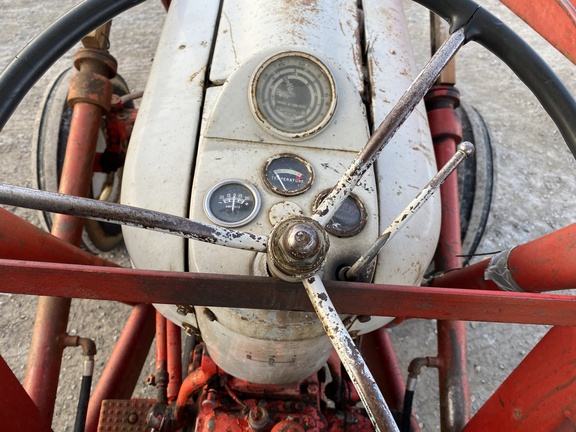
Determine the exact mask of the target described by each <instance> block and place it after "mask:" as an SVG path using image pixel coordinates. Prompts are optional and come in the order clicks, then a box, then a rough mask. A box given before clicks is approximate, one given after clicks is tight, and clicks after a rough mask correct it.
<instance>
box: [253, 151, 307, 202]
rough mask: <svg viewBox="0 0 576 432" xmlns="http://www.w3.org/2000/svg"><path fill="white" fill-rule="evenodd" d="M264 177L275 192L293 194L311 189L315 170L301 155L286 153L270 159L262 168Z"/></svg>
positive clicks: (286, 194)
mask: <svg viewBox="0 0 576 432" xmlns="http://www.w3.org/2000/svg"><path fill="white" fill-rule="evenodd" d="M262 177H263V179H264V183H266V186H268V187H269V188H270V189H271V190H272V191H273V192H276V193H277V194H279V195H284V196H292V195H298V194H301V193H303V192H306V191H307V190H308V189H310V186H312V182H313V181H314V171H313V170H312V167H311V166H310V164H309V163H308V162H306V161H305V160H304V159H302V158H301V157H299V156H296V155H293V154H288V153H286V154H280V155H277V156H273V157H271V158H270V159H268V160H267V161H266V164H265V165H264V168H263V169H262Z"/></svg>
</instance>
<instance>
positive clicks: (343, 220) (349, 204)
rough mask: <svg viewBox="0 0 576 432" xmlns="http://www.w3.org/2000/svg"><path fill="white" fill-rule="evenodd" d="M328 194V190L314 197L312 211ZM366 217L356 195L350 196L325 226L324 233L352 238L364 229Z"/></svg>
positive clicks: (364, 209) (362, 204)
mask: <svg viewBox="0 0 576 432" xmlns="http://www.w3.org/2000/svg"><path fill="white" fill-rule="evenodd" d="M328 192H330V189H327V190H325V191H322V192H321V193H320V195H318V196H317V197H316V200H315V201H314V209H316V207H317V206H318V204H320V202H322V200H323V199H324V197H325V196H326V195H328ZM367 217H368V215H367V214H366V208H365V207H364V203H363V202H362V201H360V198H358V197H357V196H356V195H354V194H350V195H349V196H348V198H346V199H345V200H344V202H343V203H342V205H341V206H340V208H339V209H338V210H337V211H336V214H335V215H334V216H333V217H332V219H330V221H329V222H328V223H327V224H326V231H328V232H329V233H330V234H334V235H335V236H338V237H352V236H354V235H356V234H358V233H359V232H360V231H362V230H363V229H364V226H366V219H367Z"/></svg>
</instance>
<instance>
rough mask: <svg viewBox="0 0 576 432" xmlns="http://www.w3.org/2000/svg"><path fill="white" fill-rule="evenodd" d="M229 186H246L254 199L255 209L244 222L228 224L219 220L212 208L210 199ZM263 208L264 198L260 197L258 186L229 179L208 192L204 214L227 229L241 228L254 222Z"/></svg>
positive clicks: (240, 180)
mask: <svg viewBox="0 0 576 432" xmlns="http://www.w3.org/2000/svg"><path fill="white" fill-rule="evenodd" d="M228 184H239V185H241V186H244V187H245V188H246V189H248V190H249V191H250V192H251V193H252V196H253V198H254V208H253V209H252V211H251V212H250V214H249V215H248V216H246V217H245V218H243V219H242V220H239V221H236V222H226V221H223V220H221V219H220V218H218V216H216V215H215V214H214V212H213V211H212V209H211V208H210V199H211V198H212V196H213V195H214V193H215V192H216V191H217V190H218V189H220V188H221V187H222V186H225V185H228ZM261 206H262V198H261V196H260V192H259V191H258V189H256V186H254V185H253V184H252V183H249V182H247V181H246V180H242V179H238V178H229V179H225V180H221V181H219V182H218V183H216V184H215V185H214V186H212V187H211V188H210V189H209V190H208V192H206V196H205V197H204V213H206V216H208V219H210V220H211V221H212V222H214V223H215V224H217V225H219V226H223V227H226V228H234V227H239V226H243V225H246V224H247V223H249V222H252V221H253V220H254V218H255V217H256V216H257V215H258V213H259V212H260V207H261Z"/></svg>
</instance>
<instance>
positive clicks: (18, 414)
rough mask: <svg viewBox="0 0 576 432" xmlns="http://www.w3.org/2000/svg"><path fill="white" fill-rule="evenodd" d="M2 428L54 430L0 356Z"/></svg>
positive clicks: (0, 415) (0, 418) (48, 431)
mask: <svg viewBox="0 0 576 432" xmlns="http://www.w3.org/2000/svg"><path fill="white" fill-rule="evenodd" d="M0 383H2V384H1V385H0V428H1V429H2V430H5V431H24V432H25V431H34V432H52V428H51V427H50V423H49V422H48V421H47V420H46V418H45V416H44V415H43V414H41V413H40V411H39V410H38V408H37V407H36V405H35V404H34V402H33V401H32V399H30V397H29V396H28V394H27V393H26V392H25V391H24V388H23V387H22V386H21V385H20V382H19V381H18V379H17V378H16V377H15V376H14V374H13V373H12V371H11V370H10V368H9V367H8V365H7V364H6V362H5V361H4V359H3V358H2V356H0Z"/></svg>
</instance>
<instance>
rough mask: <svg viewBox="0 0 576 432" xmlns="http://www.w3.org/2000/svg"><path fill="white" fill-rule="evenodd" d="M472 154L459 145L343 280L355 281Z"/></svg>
mask: <svg viewBox="0 0 576 432" xmlns="http://www.w3.org/2000/svg"><path fill="white" fill-rule="evenodd" d="M473 154H474V145H473V144H472V143H470V142H468V141H466V142H463V143H460V144H459V145H458V147H457V149H456V153H455V154H454V156H452V158H451V159H450V160H449V161H448V162H447V163H446V165H444V166H443V167H442V169H441V170H440V171H438V173H437V174H436V175H435V176H434V177H433V178H432V180H430V181H429V182H428V184H427V185H426V186H424V188H423V189H422V190H421V191H420V192H419V193H418V195H416V197H415V198H414V199H413V200H412V201H410V204H408V205H407V206H406V208H404V210H402V212H401V213H400V214H399V215H398V217H397V218H396V219H394V220H393V221H392V223H391V224H390V225H388V228H386V229H385V230H384V231H383V232H382V234H380V236H379V237H378V238H377V239H376V241H375V242H374V244H372V246H371V247H370V249H368V250H367V251H366V253H364V254H363V255H362V256H361V257H360V258H358V261H356V262H355V263H354V265H353V266H352V267H350V268H349V269H348V270H347V271H344V278H345V279H347V280H356V279H357V278H358V275H360V273H361V272H362V271H363V270H364V268H365V267H366V266H367V265H368V264H370V262H372V260H373V259H374V258H376V255H378V253H379V252H380V250H381V249H382V248H383V247H384V245H385V244H386V243H388V242H389V241H390V240H392V238H394V236H395V235H396V233H397V232H398V231H400V229H401V228H402V227H403V226H404V225H406V224H407V223H408V221H409V220H410V219H411V218H412V216H414V214H415V213H416V212H417V211H418V210H419V209H420V207H422V205H424V203H425V202H426V201H428V199H429V198H430V197H431V196H432V195H433V194H434V192H436V191H437V190H438V188H439V187H440V185H441V184H442V183H443V182H444V180H446V177H448V176H449V175H450V174H451V173H452V172H453V171H454V170H455V169H456V168H457V167H458V165H460V163H461V162H462V161H463V160H464V159H466V158H467V157H470V156H472V155H473Z"/></svg>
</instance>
